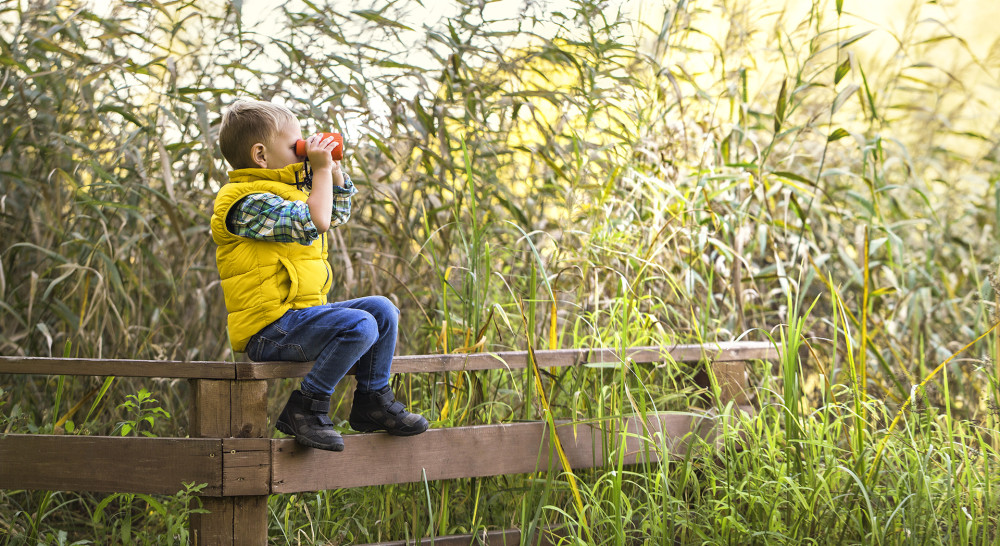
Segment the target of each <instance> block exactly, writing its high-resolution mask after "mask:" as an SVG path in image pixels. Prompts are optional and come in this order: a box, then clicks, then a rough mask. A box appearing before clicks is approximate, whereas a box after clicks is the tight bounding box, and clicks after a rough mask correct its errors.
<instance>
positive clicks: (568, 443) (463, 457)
mask: <svg viewBox="0 0 1000 546" xmlns="http://www.w3.org/2000/svg"><path fill="white" fill-rule="evenodd" d="M622 423H624V426H625V427H626V428H625V429H624V430H623V429H622V428H621V427H622ZM710 424H711V423H710V421H709V420H707V419H705V418H704V416H702V415H696V414H689V413H663V414H656V415H650V416H649V417H648V419H647V421H646V422H645V428H646V429H647V430H648V432H647V435H648V436H649V437H655V438H657V439H658V441H659V439H660V438H662V439H663V440H662V441H663V445H665V446H666V449H667V451H668V452H669V453H674V452H680V451H682V450H683V449H684V446H685V445H686V444H685V440H684V439H683V437H684V436H685V435H687V434H688V433H690V432H695V433H697V434H699V435H705V434H707V431H708V429H709V428H710V427H709V426H708V425H710ZM641 427H643V421H642V420H641V419H639V418H635V417H633V418H627V419H624V420H618V421H608V422H605V423H602V424H601V426H598V425H590V424H578V425H576V426H575V427H574V426H573V425H570V424H563V425H560V426H559V427H558V429H557V433H558V434H559V439H560V441H561V442H562V445H563V449H564V451H565V452H566V455H567V458H568V459H569V461H570V464H571V465H572V467H573V468H591V467H594V466H598V465H600V464H603V463H604V461H605V453H606V452H607V451H609V450H610V448H612V447H614V446H618V445H620V440H621V438H622V437H623V436H624V437H625V438H626V441H625V451H626V455H625V461H626V463H627V464H634V463H636V462H640V461H642V460H647V457H648V460H655V459H656V458H657V457H658V453H657V450H656V446H647V445H644V442H643V441H642V440H641V439H640V438H639V437H638V435H637V431H638V430H639V429H640V428H641ZM547 436H548V427H547V425H546V424H545V423H540V422H536V423H512V424H499V425H482V426H473V427H455V428H446V429H432V430H429V431H427V432H425V433H423V434H420V435H417V436H412V437H408V438H400V437H395V436H390V435H388V434H384V433H378V434H352V435H346V436H345V437H344V444H345V448H344V451H343V452H340V453H337V452H331V451H323V450H319V449H310V448H306V447H302V446H299V445H298V444H296V443H295V441H294V440H291V439H287V440H271V448H272V454H271V461H272V467H271V475H272V483H271V492H272V493H294V492H300V491H318V490H323V489H337V488H347V487H364V486H369V485H380V484H394V483H407V482H417V481H422V480H423V479H424V476H426V479H428V480H443V479H452V478H472V477H480V476H496V475H501V474H523V473H528V472H535V471H539V470H547V469H548V468H549V467H550V465H555V466H556V467H557V466H558V465H559V463H558V459H557V458H552V457H550V448H549V442H548V438H547ZM650 447H652V450H650V449H649V448H650ZM357 468H364V469H365V471H364V472H357V471H355V469H357Z"/></svg>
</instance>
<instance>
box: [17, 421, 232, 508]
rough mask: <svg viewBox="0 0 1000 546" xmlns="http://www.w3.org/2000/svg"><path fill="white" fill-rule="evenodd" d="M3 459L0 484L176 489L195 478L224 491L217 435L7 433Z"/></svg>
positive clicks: (74, 488) (109, 489)
mask: <svg viewBox="0 0 1000 546" xmlns="http://www.w3.org/2000/svg"><path fill="white" fill-rule="evenodd" d="M0 461H2V463H0V489H46V490H61V491H107V492H126V493H162V494H165V495H172V494H174V493H177V492H178V491H182V490H183V489H184V485H183V484H182V482H189V483H190V482H194V483H196V484H200V483H207V484H208V487H207V488H206V489H205V490H204V491H205V493H206V494H208V495H219V494H221V493H222V441H221V440H218V439H208V438H206V439H197V438H132V437H124V438H122V437H113V436H53V435H44V434H8V435H6V436H4V437H3V438H0Z"/></svg>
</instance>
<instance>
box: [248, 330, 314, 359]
mask: <svg viewBox="0 0 1000 546" xmlns="http://www.w3.org/2000/svg"><path fill="white" fill-rule="evenodd" d="M257 347H258V350H257V355H256V358H254V356H253V355H251V356H250V358H251V360H256V361H277V360H293V361H297V362H305V361H307V360H309V359H308V358H306V354H305V353H304V352H303V351H302V346H301V345H298V344H296V343H289V344H281V343H278V342H277V341H273V340H270V339H267V338H266V337H263V336H260V337H258V338H257Z"/></svg>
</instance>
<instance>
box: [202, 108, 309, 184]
mask: <svg viewBox="0 0 1000 546" xmlns="http://www.w3.org/2000/svg"><path fill="white" fill-rule="evenodd" d="M290 121H295V115H294V114H292V111H291V110H289V109H288V108H285V107H284V106H279V105H277V104H272V103H270V102H265V101H257V100H238V101H236V102H234V103H233V104H232V105H231V106H230V107H229V109H228V110H226V113H225V114H223V116H222V125H220V126H219V147H220V148H222V156H223V157H225V158H226V161H228V162H229V165H230V166H232V168H233V169H247V168H251V167H256V166H257V164H256V163H254V161H253V157H252V156H251V153H250V152H251V149H252V148H253V145H254V144H257V143H258V142H259V143H261V144H267V143H269V142H271V139H272V138H274V135H275V133H277V132H278V131H280V130H281V128H282V127H283V126H284V125H285V124H286V123H288V122H290Z"/></svg>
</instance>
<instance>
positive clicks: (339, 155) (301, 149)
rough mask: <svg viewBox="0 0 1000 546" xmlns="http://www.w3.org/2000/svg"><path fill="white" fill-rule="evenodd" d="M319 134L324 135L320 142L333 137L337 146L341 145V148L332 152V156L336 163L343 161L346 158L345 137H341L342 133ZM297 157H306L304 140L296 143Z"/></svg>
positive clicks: (338, 147)
mask: <svg viewBox="0 0 1000 546" xmlns="http://www.w3.org/2000/svg"><path fill="white" fill-rule="evenodd" d="M319 134H320V135H322V137H323V138H321V139H320V140H324V139H326V138H327V137H333V140H335V141H336V142H337V144H339V145H340V146H337V147H336V148H334V149H333V150H330V155H331V156H333V160H334V161H340V160H341V159H343V158H344V137H343V135H341V134H340V133H319ZM295 155H297V156H299V157H305V156H306V141H304V140H296V141H295Z"/></svg>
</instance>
